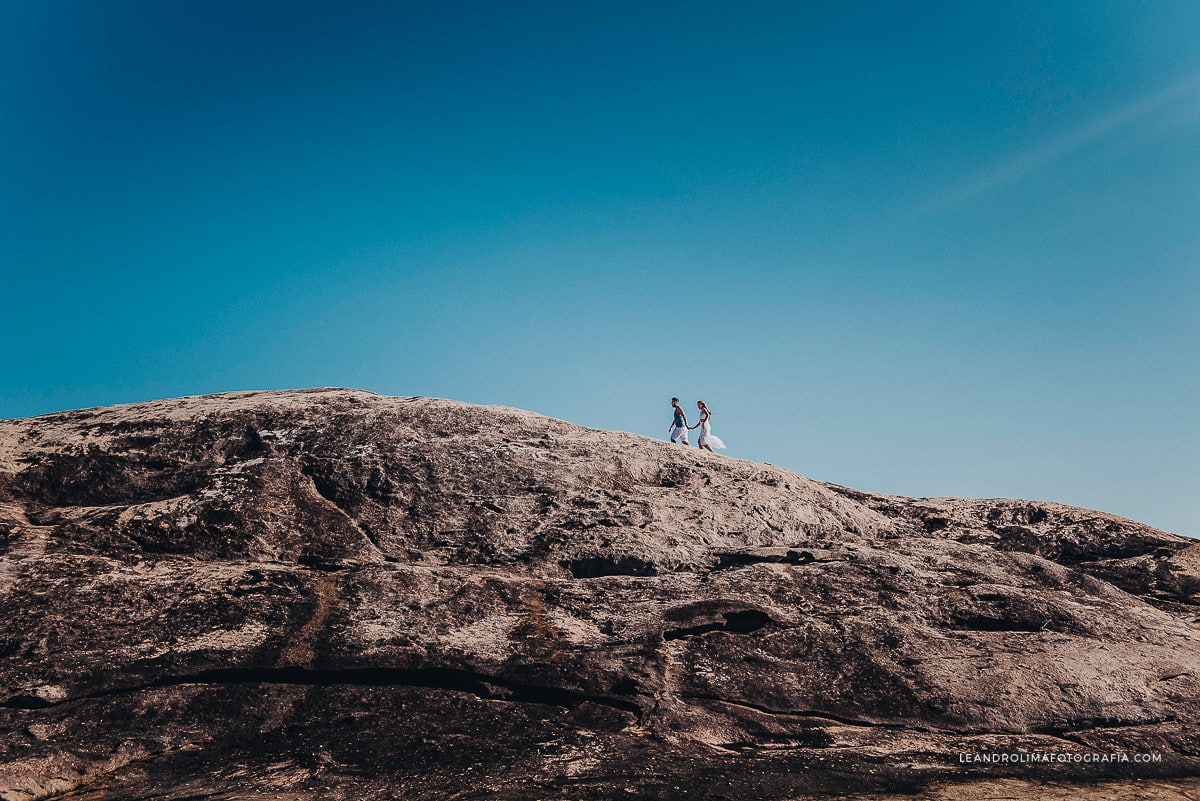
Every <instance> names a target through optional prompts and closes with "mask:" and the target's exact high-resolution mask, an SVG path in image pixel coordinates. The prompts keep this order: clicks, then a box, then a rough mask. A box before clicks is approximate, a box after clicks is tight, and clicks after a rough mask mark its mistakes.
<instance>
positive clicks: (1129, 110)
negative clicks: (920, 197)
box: [909, 75, 1200, 222]
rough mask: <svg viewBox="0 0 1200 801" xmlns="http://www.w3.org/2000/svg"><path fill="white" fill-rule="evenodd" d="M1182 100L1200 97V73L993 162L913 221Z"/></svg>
mask: <svg viewBox="0 0 1200 801" xmlns="http://www.w3.org/2000/svg"><path fill="white" fill-rule="evenodd" d="M1181 100H1188V101H1191V102H1196V101H1197V100H1200V75H1193V76H1192V77H1191V78H1188V79H1187V80H1185V81H1181V82H1180V83H1176V84H1174V85H1172V86H1169V87H1167V88H1165V89H1160V90H1159V91H1157V92H1152V93H1150V94H1147V95H1143V96H1142V97H1139V98H1138V99H1136V100H1133V101H1131V102H1129V103H1126V104H1125V105H1123V106H1121V107H1120V108H1117V109H1114V110H1113V111H1110V112H1108V113H1106V114H1101V115H1098V116H1096V117H1092V118H1091V119H1089V120H1087V121H1086V122H1084V123H1082V124H1081V125H1078V126H1076V127H1075V128H1072V129H1071V130H1069V131H1066V132H1065V133H1062V134H1060V135H1059V136H1057V137H1055V138H1053V139H1051V140H1050V141H1048V142H1044V143H1042V144H1039V145H1037V146H1034V147H1031V148H1029V149H1027V150H1025V151H1024V152H1022V153H1019V154H1017V155H1015V156H1013V157H1012V158H1009V159H1006V160H1004V161H1000V162H998V163H995V164H992V165H991V166H990V167H988V168H987V169H985V170H982V171H981V172H978V173H975V174H973V175H970V176H967V177H965V178H963V179H962V180H960V181H958V182H957V183H955V184H953V185H951V186H949V187H947V188H945V189H943V190H942V191H941V192H938V193H936V194H934V195H933V196H931V197H929V198H927V199H926V200H925V201H924V202H923V203H921V204H919V205H918V206H917V207H916V209H915V210H914V211H913V213H912V216H911V217H910V218H909V222H913V221H915V220H918V219H921V218H923V217H927V216H929V215H932V214H938V213H941V212H944V211H950V210H952V209H956V208H958V207H960V206H963V205H965V204H967V203H969V202H970V201H972V200H974V199H975V198H977V197H979V196H980V195H983V194H985V193H987V192H990V191H991V190H993V189H996V188H998V187H1001V186H1004V185H1006V184H1010V183H1012V182H1014V181H1017V180H1019V179H1021V178H1024V177H1025V176H1026V175H1029V174H1030V173H1033V172H1035V171H1036V170H1038V169H1040V168H1042V167H1044V166H1045V165H1047V164H1050V163H1051V162H1054V161H1058V160H1059V159H1061V158H1064V157H1066V156H1068V155H1070V154H1071V153H1074V152H1075V151H1077V150H1079V149H1080V148H1082V147H1084V146H1085V145H1088V144H1090V143H1092V142H1094V141H1096V140H1098V139H1100V138H1102V137H1104V136H1105V135H1106V134H1109V133H1111V132H1113V131H1115V130H1117V129H1118V128H1121V127H1123V126H1125V125H1128V124H1130V123H1132V122H1134V121H1136V120H1138V119H1141V118H1142V117H1145V116H1146V115H1147V114H1150V113H1151V112H1153V111H1155V110H1157V109H1160V108H1162V107H1164V106H1168V105H1170V104H1172V103H1176V102H1178V101H1181Z"/></svg>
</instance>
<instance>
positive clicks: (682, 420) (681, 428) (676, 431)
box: [671, 398, 691, 445]
mask: <svg viewBox="0 0 1200 801" xmlns="http://www.w3.org/2000/svg"><path fill="white" fill-rule="evenodd" d="M671 408H672V409H674V410H675V418H674V419H673V420H672V421H671V442H677V443H679V444H680V445H689V444H691V443H689V442H688V437H687V432H688V424H687V415H686V414H684V411H683V407H682V406H680V405H679V398H671Z"/></svg>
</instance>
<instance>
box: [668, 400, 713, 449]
mask: <svg viewBox="0 0 1200 801" xmlns="http://www.w3.org/2000/svg"><path fill="white" fill-rule="evenodd" d="M671 408H672V409H673V410H674V411H675V418H674V419H673V420H672V421H671V442H678V443H679V444H681V445H688V444H690V443H689V442H688V435H687V432H689V431H691V430H692V429H693V428H699V429H700V439H698V440H696V445H697V446H699V447H700V449H701V450H706V451H708V452H710V453H716V451H714V450H713V448H724V447H725V443H724V442H722V441H721V438H720V437H717V436H714V435H713V433H712V431H711V426H710V422H709V421H711V420H712V412H710V411H709V410H708V406H707V405H706V404H705V403H704V401H696V408H697V409H699V410H700V422H698V423H696V425H694V426H689V425H688V422H687V415H686V414H684V412H683V407H682V406H680V405H679V398H671Z"/></svg>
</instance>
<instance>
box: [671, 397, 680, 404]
mask: <svg viewBox="0 0 1200 801" xmlns="http://www.w3.org/2000/svg"><path fill="white" fill-rule="evenodd" d="M671 403H679V398H671Z"/></svg>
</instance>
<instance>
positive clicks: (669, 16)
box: [0, 0, 1200, 535]
mask: <svg viewBox="0 0 1200 801" xmlns="http://www.w3.org/2000/svg"><path fill="white" fill-rule="evenodd" d="M335 5H336V6H340V5H343V4H332V3H326V4H305V3H282V2H280V3H275V2H266V1H265V0H264V1H262V2H251V3H242V2H237V3H234V2H228V3H221V2H179V3H155V2H120V1H117V2H105V3H91V2H73V3H63V2H53V0H47V1H46V2H38V3H19V2H3V0H0V103H3V107H4V117H5V120H6V122H5V123H4V124H3V125H0V264H3V265H4V267H3V278H4V280H3V290H2V291H0V334H2V335H3V339H4V341H5V342H6V343H8V347H6V348H4V349H3V351H2V352H0V417H18V416H26V415H34V414H40V413H44V412H49V411H56V410H61V409H66V408H74V407H81V406H94V405H104V404H111V403H119V402H128V401H136V400H144V399H150V398H158V397H168V396H176V395H185V394H196V393H206V392H218V391H226V390H237V389H251V388H289V387H305V386H321V385H336V386H353V387H360V388H364V389H369V390H373V391H376V392H381V393H386V394H405V395H407V394H420V395H435V396H441V397H450V398H456V399H460V400H466V401H472V402H477V403H500V404H506V405H512V406H518V407H523V408H527V409H532V410H534V411H538V412H542V413H545V414H549V415H553V416H555V417H561V418H564V419H567V420H570V421H572V422H576V423H580V424H583V425H589V426H595V427H603V428H616V429H622V430H628V431H635V432H639V433H643V434H647V435H651V436H663V435H665V433H666V429H667V424H668V423H669V409H668V406H667V400H668V398H669V397H670V396H671V395H679V396H680V397H682V398H685V399H686V400H687V401H688V404H689V407H691V406H693V405H694V401H695V399H697V398H704V399H706V400H707V401H708V402H709V405H710V406H711V407H712V408H713V410H714V411H715V413H716V417H715V418H714V430H715V431H716V432H717V433H719V434H720V435H721V437H722V438H723V439H724V440H725V441H726V442H727V443H728V444H729V446H730V449H729V451H728V453H729V454H730V455H732V456H736V457H740V458H748V459H755V460H760V461H770V462H772V463H775V464H779V465H783V466H786V467H789V468H792V469H795V470H797V471H799V472H801V473H804V474H805V475H809V476H812V477H814V478H818V479H822V480H828V481H834V482H837V483H842V484H847V485H851V486H855V487H860V488H863V489H870V490H876V491H883V492H894V493H899V494H908V495H921V496H924V495H968V496H980V497H1024V498H1036V499H1047V500H1056V501H1061V502H1065V503H1072V504H1077V505H1081V506H1088V507H1092V508H1098V509H1102V510H1105V511H1110V512H1114V513H1117V514H1122V515H1126V516H1129V517H1133V518H1136V519H1139V520H1143V521H1145V522H1148V523H1151V524H1153V525H1157V526H1159V527H1162V528H1165V529H1168V530H1171V531H1175V532H1178V533H1184V534H1190V535H1200V492H1198V491H1197V490H1198V489H1200V457H1198V456H1197V454H1198V453H1200V417H1198V415H1197V411H1196V410H1197V408H1198V403H1197V402H1198V401H1200V311H1198V310H1200V224H1198V223H1200V48H1197V47H1196V43H1197V42H1198V41H1200V4H1197V3H1195V2H1191V0H1180V1H1179V2H1171V0H1161V1H1160V2H1156V3H1141V2H1095V3H1090V4H1087V6H1086V7H1084V6H1081V5H1080V4H1078V3H1066V2H1062V3H1044V2H1037V3H1034V2H1028V3H1022V2H1016V3H962V2H946V3H940V4H924V5H922V7H920V8H916V9H914V8H910V7H906V6H903V5H901V4H880V3H841V4H819V5H818V4H802V3H790V2H789V3H751V4H734V3H660V4H643V3H638V4H632V3H631V4H620V3H603V4H596V3H551V2H545V3H536V4H535V3H513V4H491V3H466V4H453V5H452V4H424V5H415V4H414V5H409V4H404V3H398V2H396V3H370V2H363V3H355V4H349V5H351V6H352V7H351V8H335ZM647 5H653V7H652V8H648V7H647ZM443 6H445V7H443Z"/></svg>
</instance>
